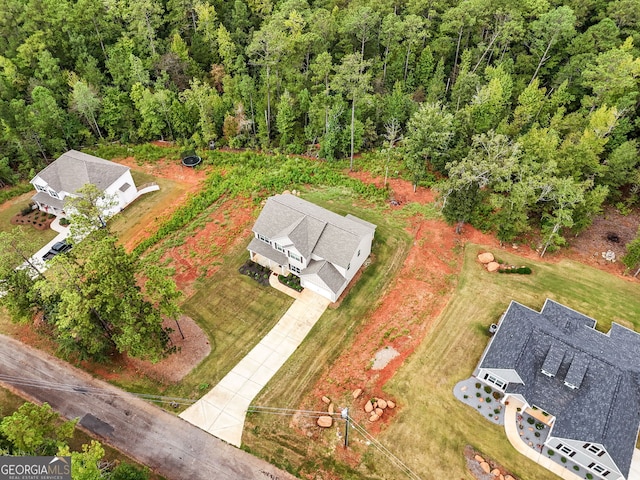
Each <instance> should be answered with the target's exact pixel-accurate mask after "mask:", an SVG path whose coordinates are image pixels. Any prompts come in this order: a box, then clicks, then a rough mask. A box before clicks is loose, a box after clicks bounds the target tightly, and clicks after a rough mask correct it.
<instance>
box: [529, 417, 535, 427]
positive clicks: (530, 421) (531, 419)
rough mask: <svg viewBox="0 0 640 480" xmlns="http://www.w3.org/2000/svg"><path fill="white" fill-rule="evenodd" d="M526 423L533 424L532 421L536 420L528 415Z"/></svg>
mask: <svg viewBox="0 0 640 480" xmlns="http://www.w3.org/2000/svg"><path fill="white" fill-rule="evenodd" d="M527 423H528V424H529V425H533V424H534V423H536V421H535V420H534V419H533V417H528V418H527Z"/></svg>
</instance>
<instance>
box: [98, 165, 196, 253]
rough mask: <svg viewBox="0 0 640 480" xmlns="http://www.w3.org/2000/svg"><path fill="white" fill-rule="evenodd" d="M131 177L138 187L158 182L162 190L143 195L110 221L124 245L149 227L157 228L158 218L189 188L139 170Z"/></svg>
mask: <svg viewBox="0 0 640 480" xmlns="http://www.w3.org/2000/svg"><path fill="white" fill-rule="evenodd" d="M131 176H132V177H133V180H134V182H135V183H136V185H137V186H138V187H140V186H141V185H143V184H145V183H148V182H156V183H157V184H158V185H159V186H160V190H158V191H156V192H151V193H147V194H145V195H142V196H141V197H140V198H139V199H138V200H136V201H135V202H134V203H132V204H131V205H129V206H128V207H127V208H126V209H124V210H123V211H122V212H120V213H118V214H117V215H115V216H114V217H113V218H112V219H111V220H110V221H109V227H110V228H111V231H112V232H113V233H115V234H116V235H117V236H118V238H119V239H120V242H121V243H122V244H123V245H127V244H128V243H129V242H131V241H135V239H136V237H138V236H139V235H140V233H141V230H145V229H146V227H147V226H154V227H157V226H158V225H159V223H160V220H159V219H158V217H159V216H160V215H161V214H162V212H163V211H165V210H166V209H167V208H168V207H170V206H171V205H173V204H174V203H175V202H176V200H177V199H178V197H180V196H181V195H183V194H184V192H185V191H186V189H187V187H186V186H185V185H183V184H180V183H178V182H174V181H172V180H168V179H166V178H158V177H155V176H153V175H150V174H148V173H144V172H141V171H139V170H133V169H132V170H131Z"/></svg>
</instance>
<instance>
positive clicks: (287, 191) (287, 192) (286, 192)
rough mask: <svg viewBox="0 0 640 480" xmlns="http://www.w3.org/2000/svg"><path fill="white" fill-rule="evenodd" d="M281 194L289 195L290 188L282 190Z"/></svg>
mask: <svg viewBox="0 0 640 480" xmlns="http://www.w3.org/2000/svg"><path fill="white" fill-rule="evenodd" d="M282 194H283V195H289V194H291V190H285V191H284V192H282Z"/></svg>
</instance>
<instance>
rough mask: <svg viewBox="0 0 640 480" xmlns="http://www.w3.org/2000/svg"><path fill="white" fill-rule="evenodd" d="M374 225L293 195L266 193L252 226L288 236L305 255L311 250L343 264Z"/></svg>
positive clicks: (271, 235) (273, 235)
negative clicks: (270, 194) (264, 202)
mask: <svg viewBox="0 0 640 480" xmlns="http://www.w3.org/2000/svg"><path fill="white" fill-rule="evenodd" d="M373 230H375V225H373V224H371V223H368V222H365V221H363V220H359V219H358V221H356V220H355V217H351V218H348V217H343V216H340V215H338V214H337V213H334V212H331V211H329V210H326V209H324V208H322V207H319V206H317V205H314V204H313V203H311V202H307V201H306V200H303V199H301V198H298V197H296V196H294V195H289V194H285V195H275V196H273V197H269V198H268V199H267V202H266V204H265V206H264V208H263V209H262V212H261V213H260V216H259V217H258V219H257V220H256V223H255V225H254V226H253V231H254V232H255V233H259V234H261V235H264V236H265V237H268V238H278V237H282V236H286V237H288V238H289V239H290V240H291V241H292V242H293V244H294V246H295V247H296V249H297V250H298V251H300V253H302V255H303V256H304V257H305V258H309V256H310V255H311V254H312V253H314V254H316V255H318V256H319V257H321V258H323V259H325V260H327V261H329V262H330V263H333V264H334V265H338V266H340V267H343V268H347V266H348V265H349V262H350V261H351V259H352V258H353V256H354V254H355V253H356V250H357V248H358V245H359V244H360V241H361V239H362V238H363V237H364V236H366V235H371V234H372V231H373Z"/></svg>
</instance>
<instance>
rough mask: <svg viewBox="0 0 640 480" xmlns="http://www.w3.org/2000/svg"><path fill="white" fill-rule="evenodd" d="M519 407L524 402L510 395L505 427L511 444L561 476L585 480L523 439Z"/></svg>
mask: <svg viewBox="0 0 640 480" xmlns="http://www.w3.org/2000/svg"><path fill="white" fill-rule="evenodd" d="M518 407H520V408H523V407H524V404H523V403H520V402H519V401H518V400H517V399H515V398H513V397H510V398H509V405H507V406H506V408H505V412H504V429H505V432H506V433H507V438H508V439H509V442H510V443H511V445H513V448H515V449H516V450H517V451H518V452H519V453H521V454H522V455H524V456H525V457H527V458H530V459H531V460H533V461H534V462H536V463H537V464H538V465H540V466H542V467H544V468H546V469H547V470H549V471H550V472H553V473H555V474H556V475H557V476H559V477H560V478H564V479H565V480H584V477H581V476H578V475H576V474H575V473H573V472H571V471H570V470H567V469H566V468H564V467H563V466H561V465H559V464H557V463H556V462H554V461H553V460H551V459H550V458H548V457H547V456H545V455H543V454H542V453H540V452H537V451H536V450H534V449H532V448H531V447H530V446H529V445H527V444H526V443H524V442H523V441H522V439H521V438H520V433H519V431H518V427H517V421H516V416H517V414H518Z"/></svg>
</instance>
